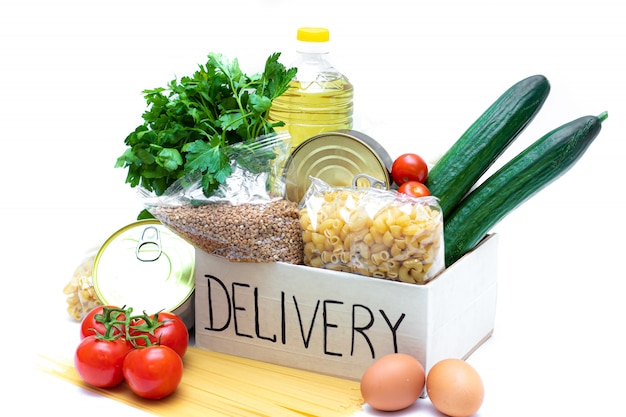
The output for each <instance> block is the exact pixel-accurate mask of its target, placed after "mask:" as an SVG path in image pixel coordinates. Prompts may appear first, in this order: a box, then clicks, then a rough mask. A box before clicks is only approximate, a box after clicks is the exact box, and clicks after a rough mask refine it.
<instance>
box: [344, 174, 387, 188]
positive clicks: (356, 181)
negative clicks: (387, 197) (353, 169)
mask: <svg viewBox="0 0 626 417" xmlns="http://www.w3.org/2000/svg"><path fill="white" fill-rule="evenodd" d="M352 186H353V187H370V188H378V189H379V190H384V189H385V188H386V186H385V183H384V182H383V181H381V180H379V179H378V178H374V177H372V176H371V175H367V174H357V175H355V176H354V178H353V179H352Z"/></svg>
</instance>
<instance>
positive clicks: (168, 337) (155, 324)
mask: <svg viewBox="0 0 626 417" xmlns="http://www.w3.org/2000/svg"><path fill="white" fill-rule="evenodd" d="M130 335H131V337H133V340H134V341H135V343H136V345H137V346H140V347H143V346H146V339H145V338H143V337H137V336H140V335H145V336H146V337H148V339H149V340H150V344H151V345H164V346H168V347H170V348H172V349H174V351H175V352H176V353H178V354H179V355H180V357H181V358H182V357H183V356H184V355H185V352H186V351H187V346H188V345H189V331H188V330H187V326H185V323H184V322H183V320H182V319H181V318H180V317H178V316H177V315H176V314H174V313H169V312H166V311H162V312H160V313H157V314H154V315H152V316H151V317H150V319H149V320H148V323H146V320H145V319H138V320H137V321H135V322H133V324H132V325H131V328H130Z"/></svg>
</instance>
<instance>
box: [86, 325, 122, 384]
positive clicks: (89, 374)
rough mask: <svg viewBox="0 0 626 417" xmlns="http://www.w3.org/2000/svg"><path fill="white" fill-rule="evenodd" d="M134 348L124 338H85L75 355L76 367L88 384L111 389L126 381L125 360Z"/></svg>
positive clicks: (93, 336)
mask: <svg viewBox="0 0 626 417" xmlns="http://www.w3.org/2000/svg"><path fill="white" fill-rule="evenodd" d="M131 350H132V346H131V345H130V344H129V343H128V342H127V341H126V340H125V339H123V338H116V339H111V340H107V339H102V338H100V337H98V336H96V335H91V336H87V337H85V338H84V339H83V340H81V342H80V343H79V344H78V347H77V348H76V351H75V353H74V367H75V368H76V372H77V373H78V375H79V376H80V377H81V378H82V379H83V381H85V382H86V383H88V384H90V385H93V386H95V387H100V388H111V387H114V386H116V385H118V384H119V383H120V382H122V381H123V380H124V372H123V366H124V359H125V358H126V355H127V354H128V352H130V351H131Z"/></svg>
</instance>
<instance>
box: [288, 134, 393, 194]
mask: <svg viewBox="0 0 626 417" xmlns="http://www.w3.org/2000/svg"><path fill="white" fill-rule="evenodd" d="M392 163H393V161H392V159H391V157H390V156H389V154H388V153H387V152H386V151H385V149H384V148H383V147H382V146H381V145H380V144H379V143H377V142H376V141H375V140H374V139H372V138H371V137H369V136H367V135H365V134H363V133H361V132H358V131H355V130H346V131H337V132H328V133H322V134H319V135H316V136H313V137H311V138H309V139H307V140H305V141H304V142H302V143H301V144H300V145H298V146H297V147H295V148H294V149H293V150H292V151H291V154H290V156H289V158H288V159H287V162H286V163H285V169H284V174H283V177H284V179H285V186H286V189H285V198H286V199H287V200H290V201H294V202H296V203H299V202H300V200H302V197H304V195H305V193H306V191H307V189H308V188H309V186H310V184H311V180H310V177H315V178H319V179H320V180H322V181H324V182H325V183H327V184H329V185H331V186H335V187H346V186H359V187H377V188H384V189H389V188H390V187H391V183H392V181H391V177H390V174H389V173H390V171H391V164H392Z"/></svg>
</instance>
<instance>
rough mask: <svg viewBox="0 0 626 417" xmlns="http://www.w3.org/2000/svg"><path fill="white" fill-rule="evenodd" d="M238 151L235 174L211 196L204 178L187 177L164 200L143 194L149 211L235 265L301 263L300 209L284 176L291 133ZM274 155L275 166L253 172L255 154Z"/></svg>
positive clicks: (169, 189)
mask: <svg viewBox="0 0 626 417" xmlns="http://www.w3.org/2000/svg"><path fill="white" fill-rule="evenodd" d="M258 143H260V145H259V146H258V147H256V148H253V149H250V148H246V149H243V148H242V149H240V150H237V151H236V152H233V157H232V159H231V167H232V174H231V175H230V176H229V177H228V178H227V179H226V181H225V182H224V183H223V184H222V185H220V187H219V188H218V189H217V190H216V191H215V192H214V193H213V194H211V195H210V196H205V195H204V192H203V190H202V184H201V179H200V178H199V177H197V176H189V177H184V178H181V179H180V180H178V181H177V182H175V183H174V184H172V186H170V187H169V188H168V189H167V190H166V191H165V193H163V194H162V195H161V196H158V197H157V196H154V195H153V194H152V193H148V192H147V191H146V190H145V189H140V191H139V193H140V196H141V198H142V199H143V203H144V206H145V208H146V209H147V210H148V211H149V212H150V213H151V214H152V215H153V216H154V217H155V218H157V219H158V220H159V221H161V223H163V224H164V225H165V226H166V227H167V228H168V229H170V230H172V231H173V232H175V233H176V234H178V235H179V236H180V237H182V238H183V239H185V240H186V241H187V242H189V243H190V244H192V245H193V246H195V247H196V248H199V249H201V250H203V251H204V252H206V253H210V254H214V255H218V256H222V257H224V258H226V259H228V260H230V261H235V262H277V261H281V262H287V263H294V264H301V263H302V234H301V231H300V224H299V221H298V208H297V204H296V203H293V202H291V201H287V200H285V199H284V193H285V185H284V180H283V178H282V175H281V174H280V173H281V171H282V168H283V165H284V159H285V158H286V156H287V152H288V149H289V147H290V144H291V141H290V137H289V135H288V134H287V133H279V134H275V135H270V136H268V137H267V138H265V139H263V140H259V141H258ZM268 151H271V152H274V154H275V159H274V160H273V163H272V164H271V165H270V166H265V167H261V169H256V168H259V167H254V161H255V155H256V154H257V153H263V154H265V153H266V152H268Z"/></svg>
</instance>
